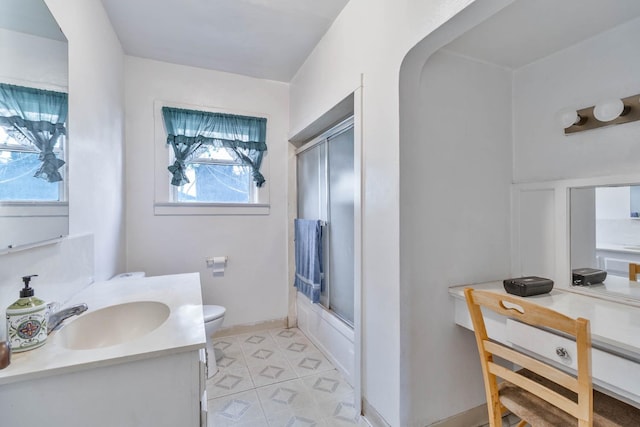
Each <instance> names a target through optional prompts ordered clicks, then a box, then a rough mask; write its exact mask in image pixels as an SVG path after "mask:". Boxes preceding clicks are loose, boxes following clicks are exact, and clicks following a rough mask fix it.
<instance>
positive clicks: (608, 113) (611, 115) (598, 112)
mask: <svg viewBox="0 0 640 427" xmlns="http://www.w3.org/2000/svg"><path fill="white" fill-rule="evenodd" d="M623 111H624V103H623V102H622V100H620V99H606V100H603V101H602V102H598V103H597V104H596V106H595V107H593V116H594V117H595V118H596V119H597V120H599V121H601V122H610V121H611V120H615V119H617V118H618V117H620V114H622V112H623Z"/></svg>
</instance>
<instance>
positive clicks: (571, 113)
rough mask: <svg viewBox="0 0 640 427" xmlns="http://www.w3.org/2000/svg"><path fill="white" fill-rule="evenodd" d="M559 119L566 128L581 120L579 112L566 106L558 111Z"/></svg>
mask: <svg viewBox="0 0 640 427" xmlns="http://www.w3.org/2000/svg"><path fill="white" fill-rule="evenodd" d="M558 120H559V121H560V124H561V125H562V127H563V128H564V129H567V128H569V127H571V126H573V125H575V124H576V123H578V122H579V121H580V116H578V112H577V111H576V110H575V109H573V108H564V109H562V110H560V111H558Z"/></svg>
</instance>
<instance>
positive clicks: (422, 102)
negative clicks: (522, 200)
mask: <svg viewBox="0 0 640 427" xmlns="http://www.w3.org/2000/svg"><path fill="white" fill-rule="evenodd" d="M417 89H418V90H419V92H418V94H417V96H416V97H415V98H414V99H413V100H412V101H413V102H410V99H403V100H402V109H401V112H404V111H406V110H407V109H411V110H413V111H412V113H413V114H411V119H410V120H405V121H404V123H403V131H402V132H403V134H404V137H403V139H402V140H401V144H400V164H401V169H400V283H401V286H402V287H403V288H404V291H403V292H405V293H406V294H407V296H408V300H407V301H405V304H406V305H405V306H403V309H406V310H408V311H409V313H410V316H408V317H407V319H406V321H404V322H403V327H402V332H401V333H402V334H403V342H405V343H407V345H406V346H405V347H404V350H405V351H406V353H407V356H406V358H407V360H406V362H405V363H406V364H405V366H406V369H407V370H406V371H405V372H403V375H406V378H407V387H408V389H409V396H408V400H407V402H406V405H407V406H406V411H407V413H408V422H407V425H410V426H424V425H429V424H431V423H433V422H435V421H438V420H441V419H444V418H446V417H448V416H450V415H452V414H455V413H458V412H462V411H465V410H467V409H470V408H472V407H475V406H478V405H481V404H482V403H483V402H484V386H483V383H482V374H481V371H480V365H479V363H478V360H477V352H476V347H475V341H474V340H473V335H472V334H470V333H468V332H467V331H464V330H461V329H460V328H459V327H457V326H456V325H455V324H454V322H453V320H452V319H453V315H452V312H453V302H452V301H451V299H450V298H449V296H448V287H449V286H452V285H455V284H464V283H473V282H481V281H488V280H500V279H504V278H505V277H508V276H509V268H510V230H509V227H510V183H511V72H510V71H509V70H506V69H503V68H500V67H497V66H494V65H489V64H485V63H482V62H478V61H473V60H469V59H467V58H464V57H461V56H458V55H454V54H451V53H448V52H446V51H439V52H437V53H435V54H434V55H432V56H431V57H429V59H428V60H427V62H426V64H425V66H424V69H423V70H422V75H421V79H420V85H419V87H418V88H417ZM462 384H464V386H462ZM453 396H455V398H452V397H453Z"/></svg>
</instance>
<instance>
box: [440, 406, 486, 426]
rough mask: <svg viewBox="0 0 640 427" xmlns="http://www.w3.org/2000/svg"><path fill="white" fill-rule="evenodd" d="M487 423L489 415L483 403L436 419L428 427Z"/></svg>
mask: <svg viewBox="0 0 640 427" xmlns="http://www.w3.org/2000/svg"><path fill="white" fill-rule="evenodd" d="M488 423H489V415H488V412H487V405H486V404H485V405H480V406H476V407H475V408H471V409H469V410H467V411H464V412H460V413H459V414H456V415H453V416H451V417H449V418H447V419H444V420H441V421H438V422H436V423H434V424H431V425H430V426H429V427H479V426H483V425H486V424H488Z"/></svg>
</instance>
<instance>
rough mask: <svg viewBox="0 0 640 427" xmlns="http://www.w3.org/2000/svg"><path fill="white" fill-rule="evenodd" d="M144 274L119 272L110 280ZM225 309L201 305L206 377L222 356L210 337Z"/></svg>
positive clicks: (217, 326) (142, 273)
mask: <svg viewBox="0 0 640 427" xmlns="http://www.w3.org/2000/svg"><path fill="white" fill-rule="evenodd" d="M145 276H146V274H145V272H144V271H133V272H127V273H121V274H118V275H116V276H113V277H112V278H111V280H113V281H119V280H127V279H137V278H142V277H145ZM226 311H227V309H226V308H224V307H222V306H220V305H203V306H202V314H203V317H204V330H205V334H206V336H207V345H206V351H207V378H211V377H212V376H214V375H215V374H216V373H217V372H218V366H217V364H216V362H217V361H218V360H220V359H222V357H223V356H224V354H223V353H222V351H220V350H215V349H214V348H213V339H212V338H211V337H212V336H213V334H215V333H216V331H217V330H218V329H220V327H221V326H222V323H223V322H224V314H225V313H226Z"/></svg>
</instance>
